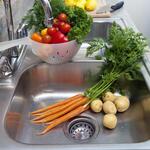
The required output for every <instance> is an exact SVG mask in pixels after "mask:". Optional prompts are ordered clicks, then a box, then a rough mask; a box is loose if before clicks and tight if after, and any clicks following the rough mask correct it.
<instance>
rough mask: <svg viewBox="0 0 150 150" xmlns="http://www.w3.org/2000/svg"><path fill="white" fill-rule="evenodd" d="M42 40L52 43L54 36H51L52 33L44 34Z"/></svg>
mask: <svg viewBox="0 0 150 150" xmlns="http://www.w3.org/2000/svg"><path fill="white" fill-rule="evenodd" d="M42 41H43V43H47V44H50V43H51V41H52V38H51V36H50V35H44V36H43V37H42Z"/></svg>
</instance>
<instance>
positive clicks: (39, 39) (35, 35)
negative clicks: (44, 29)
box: [31, 33, 42, 43]
mask: <svg viewBox="0 0 150 150" xmlns="http://www.w3.org/2000/svg"><path fill="white" fill-rule="evenodd" d="M31 39H32V40H34V41H36V42H40V43H42V36H41V35H40V34H39V33H33V34H32V36H31Z"/></svg>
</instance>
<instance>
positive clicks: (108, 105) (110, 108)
mask: <svg viewBox="0 0 150 150" xmlns="http://www.w3.org/2000/svg"><path fill="white" fill-rule="evenodd" d="M103 111H104V112H105V113H106V114H116V112H117V109H116V106H115V104H114V103H113V102H111V101H106V102H105V103H104V104H103Z"/></svg>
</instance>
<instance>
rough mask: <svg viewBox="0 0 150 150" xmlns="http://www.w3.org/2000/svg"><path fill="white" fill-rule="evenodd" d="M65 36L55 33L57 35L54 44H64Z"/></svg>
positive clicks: (53, 39)
mask: <svg viewBox="0 0 150 150" xmlns="http://www.w3.org/2000/svg"><path fill="white" fill-rule="evenodd" d="M64 36H65V35H64V34H63V33H61V32H60V31H57V33H55V35H54V36H53V37H52V43H62V41H63V38H64Z"/></svg>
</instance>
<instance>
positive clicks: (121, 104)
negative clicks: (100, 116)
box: [114, 96, 130, 112]
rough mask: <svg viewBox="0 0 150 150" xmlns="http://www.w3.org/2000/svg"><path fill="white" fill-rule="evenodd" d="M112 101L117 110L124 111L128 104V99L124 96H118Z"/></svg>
mask: <svg viewBox="0 0 150 150" xmlns="http://www.w3.org/2000/svg"><path fill="white" fill-rule="evenodd" d="M114 103H115V105H116V108H117V110H118V112H124V111H126V110H127V109H128V108H129V106H130V101H129V99H128V98H127V97H126V96H118V97H117V98H116V100H115V102H114Z"/></svg>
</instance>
